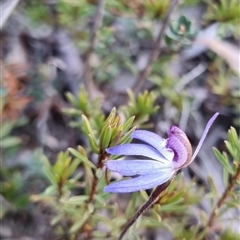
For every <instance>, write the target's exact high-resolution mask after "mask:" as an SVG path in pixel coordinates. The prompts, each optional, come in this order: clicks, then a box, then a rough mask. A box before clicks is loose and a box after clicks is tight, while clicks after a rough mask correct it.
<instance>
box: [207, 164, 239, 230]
mask: <svg viewBox="0 0 240 240" xmlns="http://www.w3.org/2000/svg"><path fill="white" fill-rule="evenodd" d="M239 162H240V160H239ZM239 179H240V164H239V165H238V168H237V171H236V173H235V174H234V175H233V176H232V177H231V179H230V181H229V184H228V186H227V188H226V189H225V191H224V192H223V194H222V196H221V198H220V199H219V200H218V202H217V204H216V205H215V207H214V208H213V210H212V212H211V214H210V217H209V219H208V222H207V224H206V227H205V229H207V230H208V229H210V228H211V227H212V225H213V223H214V220H215V218H216V216H217V213H218V212H219V209H220V208H221V207H222V205H223V204H224V203H225V201H226V199H227V197H228V196H229V195H230V194H231V192H232V191H233V188H234V186H235V185H236V183H237V181H238V180H239ZM207 232H208V231H206V234H207Z"/></svg>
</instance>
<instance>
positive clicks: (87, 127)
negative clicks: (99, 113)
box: [82, 114, 94, 137]
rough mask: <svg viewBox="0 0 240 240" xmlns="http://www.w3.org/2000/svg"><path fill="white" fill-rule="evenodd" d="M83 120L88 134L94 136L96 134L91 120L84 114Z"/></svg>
mask: <svg viewBox="0 0 240 240" xmlns="http://www.w3.org/2000/svg"><path fill="white" fill-rule="evenodd" d="M82 120H83V129H84V131H85V132H86V133H87V134H90V135H91V136H92V137H93V136H94V134H93V130H92V127H91V125H90V122H89V120H88V118H87V117H86V116H85V115H84V114H82Z"/></svg>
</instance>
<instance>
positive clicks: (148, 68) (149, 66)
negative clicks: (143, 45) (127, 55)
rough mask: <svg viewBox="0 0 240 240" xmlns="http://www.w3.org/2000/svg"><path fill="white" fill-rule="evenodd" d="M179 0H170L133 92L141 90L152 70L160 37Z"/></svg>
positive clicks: (160, 43)
mask: <svg viewBox="0 0 240 240" xmlns="http://www.w3.org/2000/svg"><path fill="white" fill-rule="evenodd" d="M178 2H179V0H172V1H171V3H170V6H169V9H168V12H167V14H166V16H165V18H164V20H163V25H162V28H161V30H160V32H159V34H158V36H157V39H156V41H155V47H154V49H153V51H152V52H151V54H150V56H149V58H148V63H147V65H146V67H145V68H144V69H143V70H142V71H140V72H139V75H138V77H137V79H136V82H135V84H134V85H133V92H134V93H135V94H136V93H138V92H139V91H140V90H141V87H142V84H143V83H144V81H146V79H147V77H148V76H149V75H150V73H151V71H152V64H153V63H154V62H155V61H156V60H157V58H158V57H159V54H160V53H161V48H162V39H163V37H164V34H165V31H166V28H167V26H168V23H169V20H170V16H171V14H172V12H173V10H174V8H175V6H176V5H177V4H178Z"/></svg>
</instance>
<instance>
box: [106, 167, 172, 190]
mask: <svg viewBox="0 0 240 240" xmlns="http://www.w3.org/2000/svg"><path fill="white" fill-rule="evenodd" d="M174 173H175V171H173V170H170V169H169V170H168V171H165V172H164V174H163V172H159V173H153V174H147V175H142V176H139V177H136V178H131V179H127V180H122V181H118V182H114V183H111V184H110V185H108V186H106V187H105V188H104V191H105V192H115V193H127V192H136V191H139V190H145V189H151V188H154V187H156V186H158V185H161V184H163V183H165V182H167V181H168V180H169V179H170V178H171V177H172V176H173V175H174Z"/></svg>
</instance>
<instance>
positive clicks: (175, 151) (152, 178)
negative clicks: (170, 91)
mask: <svg viewBox="0 0 240 240" xmlns="http://www.w3.org/2000/svg"><path fill="white" fill-rule="evenodd" d="M218 114H219V113H215V114H214V115H213V116H212V118H211V119H210V120H209V121H208V123H207V125H206V127H205V130H204V132H203V135H202V137H201V139H200V141H199V143H198V146H197V148H196V150H195V152H194V154H192V146H191V143H190V142H189V140H188V138H187V136H186V134H185V133H184V132H183V131H182V130H181V129H180V128H178V127H176V126H172V127H171V128H170V130H169V131H168V133H167V134H168V139H164V138H162V137H160V136H159V135H157V134H156V133H153V132H150V131H146V130H135V131H134V132H133V133H132V135H131V137H132V138H134V139H138V140H141V141H143V142H144V143H142V144H135V143H128V144H122V145H118V146H115V147H111V148H108V149H106V152H107V153H109V154H113V155H127V156H130V155H133V156H143V157H146V159H143V160H140V159H133V160H109V161H107V162H106V163H105V165H106V167H107V169H109V170H111V171H113V172H117V173H120V174H121V175H123V176H126V177H132V178H130V179H127V180H121V181H116V182H113V183H111V184H109V185H108V186H105V188H104V191H106V192H116V193H127V192H135V191H139V190H146V189H151V188H154V187H156V186H159V185H161V184H163V183H165V182H167V181H168V180H170V179H172V178H173V177H174V176H175V174H176V173H177V171H178V170H179V169H181V168H183V167H186V166H188V165H189V164H190V163H191V162H192V161H193V160H194V158H195V157H196V155H197V154H198V152H199V150H200V148H201V146H202V144H203V141H204V139H205V138H206V136H207V133H208V131H209V129H210V127H211V125H212V124H213V122H214V121H215V119H216V118H217V116H218Z"/></svg>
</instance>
